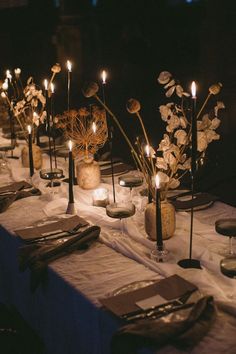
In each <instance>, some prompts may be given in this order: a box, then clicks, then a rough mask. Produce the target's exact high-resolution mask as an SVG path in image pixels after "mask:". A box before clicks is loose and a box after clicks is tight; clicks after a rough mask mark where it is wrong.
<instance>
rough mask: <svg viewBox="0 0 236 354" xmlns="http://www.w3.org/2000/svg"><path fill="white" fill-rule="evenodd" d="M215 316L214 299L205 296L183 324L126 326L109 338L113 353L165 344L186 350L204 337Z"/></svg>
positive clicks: (159, 321) (132, 352) (154, 322)
mask: <svg viewBox="0 0 236 354" xmlns="http://www.w3.org/2000/svg"><path fill="white" fill-rule="evenodd" d="M215 316H216V309H215V305H214V299H213V297H212V296H205V297H202V298H201V299H200V300H199V301H198V302H197V303H196V304H195V305H194V307H193V308H192V310H191V311H190V313H189V315H188V317H187V318H186V319H185V320H183V321H172V322H171V321H170V322H165V321H163V320H162V319H161V318H160V319H156V320H151V319H147V320H142V321H138V322H136V323H132V324H128V325H125V326H123V327H121V328H120V329H119V330H118V331H117V332H116V333H115V334H114V336H113V338H112V343H111V349H112V354H135V353H137V350H139V349H141V348H143V347H151V348H153V347H154V348H155V349H159V348H161V347H163V346H164V345H167V344H170V345H173V346H175V347H177V348H178V349H182V350H189V349H191V348H193V347H194V346H195V345H196V344H197V343H198V342H199V341H200V340H201V339H202V338H203V337H204V335H205V334H207V332H208V331H209V329H210V327H211V324H212V322H213V320H214V319H215Z"/></svg>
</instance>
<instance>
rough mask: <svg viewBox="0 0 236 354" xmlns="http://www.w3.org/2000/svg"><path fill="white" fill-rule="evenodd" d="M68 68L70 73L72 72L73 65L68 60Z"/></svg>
mask: <svg viewBox="0 0 236 354" xmlns="http://www.w3.org/2000/svg"><path fill="white" fill-rule="evenodd" d="M66 66H67V69H68V71H69V72H71V71H72V64H71V62H70V60H67V62H66Z"/></svg>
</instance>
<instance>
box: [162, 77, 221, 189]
mask: <svg viewBox="0 0 236 354" xmlns="http://www.w3.org/2000/svg"><path fill="white" fill-rule="evenodd" d="M158 82H159V83H160V84H162V85H165V86H164V89H166V90H167V91H166V97H168V98H170V97H171V96H172V95H173V94H174V92H175V93H176V95H177V97H178V98H179V102H178V103H174V102H169V103H167V104H166V105H161V106H160V107H159V111H160V114H161V118H162V120H163V121H164V122H166V124H167V125H166V132H165V133H164V136H163V139H162V140H161V142H160V144H159V147H158V149H157V152H156V167H157V169H158V170H159V174H160V179H161V181H162V182H163V183H164V184H165V191H167V190H168V189H169V188H171V189H173V188H177V187H178V186H179V185H180V180H181V178H182V177H183V175H184V174H185V173H186V172H187V171H188V170H190V168H191V132H192V129H191V128H192V127H191V120H190V119H189V117H188V116H189V115H190V114H189V113H191V112H189V109H188V106H187V105H185V102H184V101H185V100H187V97H189V94H188V93H187V92H184V90H183V88H182V86H180V85H179V84H176V82H175V80H174V79H173V78H172V75H171V74H170V73H169V72H166V71H165V72H162V73H160V75H159V77H158ZM221 87H222V85H221V84H220V83H218V84H215V85H212V86H211V87H210V88H209V93H208V96H207V98H206V100H205V102H204V103H203V105H202V107H201V109H200V110H199V112H198V113H197V114H196V119H197V162H198V163H201V161H203V158H204V156H205V152H206V149H207V147H208V145H209V144H210V143H211V142H212V141H214V140H219V138H220V135H219V134H217V133H216V129H217V128H218V127H219V125H220V119H219V117H218V112H219V110H221V109H223V108H225V106H224V103H223V102H221V101H217V102H216V105H215V107H214V108H213V110H211V112H209V113H205V114H203V115H202V113H203V109H204V107H205V106H206V104H207V102H208V100H209V98H210V97H211V96H212V95H216V94H218V93H219V92H220V89H221ZM188 100H189V99H188ZM186 107H187V108H186ZM160 155H161V156H160Z"/></svg>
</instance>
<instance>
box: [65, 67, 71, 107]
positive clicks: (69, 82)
mask: <svg viewBox="0 0 236 354" xmlns="http://www.w3.org/2000/svg"><path fill="white" fill-rule="evenodd" d="M66 66H67V70H68V71H67V110H68V111H69V110H70V85H71V72H72V64H71V62H70V60H67V62H66Z"/></svg>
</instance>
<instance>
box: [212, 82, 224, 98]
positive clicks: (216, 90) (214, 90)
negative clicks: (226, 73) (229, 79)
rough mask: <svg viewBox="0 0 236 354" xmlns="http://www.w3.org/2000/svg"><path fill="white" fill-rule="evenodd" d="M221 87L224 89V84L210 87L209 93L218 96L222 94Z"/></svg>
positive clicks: (219, 83)
mask: <svg viewBox="0 0 236 354" xmlns="http://www.w3.org/2000/svg"><path fill="white" fill-rule="evenodd" d="M221 87H222V83H221V82H218V84H214V85H211V86H210V87H209V92H210V93H211V94H212V95H217V94H218V93H219V92H220V90H221Z"/></svg>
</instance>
